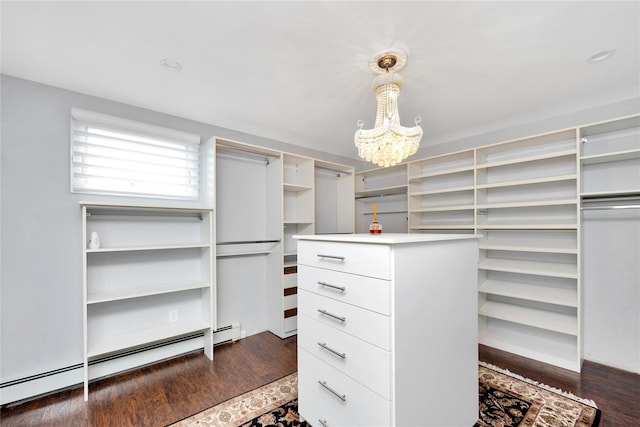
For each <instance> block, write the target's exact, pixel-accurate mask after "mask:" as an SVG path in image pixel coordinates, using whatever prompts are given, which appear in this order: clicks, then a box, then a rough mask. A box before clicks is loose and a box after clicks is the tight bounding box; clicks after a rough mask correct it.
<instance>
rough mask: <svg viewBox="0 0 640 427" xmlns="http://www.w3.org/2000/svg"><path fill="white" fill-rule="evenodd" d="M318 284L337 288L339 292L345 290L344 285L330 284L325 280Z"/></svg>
mask: <svg viewBox="0 0 640 427" xmlns="http://www.w3.org/2000/svg"><path fill="white" fill-rule="evenodd" d="M318 285H320V286H326V287H327V288H332V289H337V290H339V291H340V292H344V291H346V290H347V288H346V287H344V286H338V285H332V284H331V283H327V282H318Z"/></svg>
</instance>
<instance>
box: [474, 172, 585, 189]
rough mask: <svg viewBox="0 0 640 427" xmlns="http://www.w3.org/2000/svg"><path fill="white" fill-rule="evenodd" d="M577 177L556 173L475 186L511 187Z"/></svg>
mask: <svg viewBox="0 0 640 427" xmlns="http://www.w3.org/2000/svg"><path fill="white" fill-rule="evenodd" d="M577 179H578V175H577V174H569V175H557V176H547V177H543V178H530V179H520V180H516V181H502V182H489V183H485V184H478V185H477V186H476V188H478V189H485V188H499V187H513V186H520V185H531V184H542V183H550V182H561V181H575V180H577Z"/></svg>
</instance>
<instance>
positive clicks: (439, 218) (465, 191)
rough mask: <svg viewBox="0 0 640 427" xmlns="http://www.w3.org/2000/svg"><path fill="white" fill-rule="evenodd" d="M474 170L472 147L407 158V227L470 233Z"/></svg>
mask: <svg viewBox="0 0 640 427" xmlns="http://www.w3.org/2000/svg"><path fill="white" fill-rule="evenodd" d="M474 170H475V153H474V151H473V150H466V151H461V152H456V153H451V154H445V155H442V156H436V157H430V158H428V159H423V160H417V161H413V162H410V163H409V164H408V175H409V176H408V180H409V195H408V199H409V231H410V232H423V233H424V232H431V233H473V232H474V229H475V215H474V212H475V176H474Z"/></svg>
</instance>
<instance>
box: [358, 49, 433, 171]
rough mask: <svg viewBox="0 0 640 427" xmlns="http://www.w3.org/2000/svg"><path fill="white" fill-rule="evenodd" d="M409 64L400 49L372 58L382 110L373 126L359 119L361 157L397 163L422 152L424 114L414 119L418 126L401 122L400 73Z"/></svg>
mask: <svg viewBox="0 0 640 427" xmlns="http://www.w3.org/2000/svg"><path fill="white" fill-rule="evenodd" d="M406 64H407V54H406V53H405V52H404V51H402V50H399V49H393V50H387V51H384V52H381V53H379V54H377V55H375V56H373V57H372V58H371V60H370V61H369V68H371V70H372V71H373V73H374V74H376V77H375V78H374V80H373V91H374V92H375V94H376V101H377V103H378V109H377V111H376V123H375V126H374V127H373V129H362V126H363V125H364V122H363V121H362V120H358V122H357V126H358V130H356V133H355V136H354V140H355V144H356V147H358V156H360V157H361V158H363V159H365V160H366V161H368V162H373V163H375V164H377V165H378V166H383V167H387V166H393V165H395V164H397V163H400V162H401V161H403V160H404V159H406V158H407V157H409V156H411V155H413V154H415V153H416V151H418V146H419V144H420V139H422V128H421V127H420V122H421V118H420V116H418V117H416V118H415V119H414V122H415V126H413V127H404V126H402V125H401V124H400V114H399V113H398V96H399V94H400V89H402V84H403V79H402V77H401V76H400V74H398V71H400V70H401V69H402V68H404V66H405V65H406Z"/></svg>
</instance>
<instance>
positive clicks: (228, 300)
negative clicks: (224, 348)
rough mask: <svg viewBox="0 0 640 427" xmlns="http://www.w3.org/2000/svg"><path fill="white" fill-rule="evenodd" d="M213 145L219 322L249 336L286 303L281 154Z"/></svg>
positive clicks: (232, 143) (224, 142)
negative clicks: (214, 153)
mask: <svg viewBox="0 0 640 427" xmlns="http://www.w3.org/2000/svg"><path fill="white" fill-rule="evenodd" d="M215 147H216V155H215V161H216V167H215V170H216V180H215V182H216V185H215V203H216V237H217V239H216V266H217V269H216V271H217V283H218V322H219V324H220V328H224V327H228V326H230V325H233V324H236V323H238V324H240V328H241V332H240V335H241V336H242V331H244V332H245V333H247V334H249V335H250V334H253V333H256V332H261V331H263V330H265V329H266V325H265V318H266V317H267V313H268V312H269V310H270V309H269V307H271V306H272V305H274V304H275V305H277V306H278V307H280V306H281V305H282V288H281V286H280V281H281V277H282V246H283V245H282V153H281V152H280V151H275V150H269V149H266V148H263V147H259V146H254V145H250V144H245V143H242V142H238V141H231V140H228V139H223V138H216V143H215ZM275 287H277V288H278V289H277V291H279V293H278V292H277V291H276V290H272V289H273V288H275ZM272 293H273V295H272Z"/></svg>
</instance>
